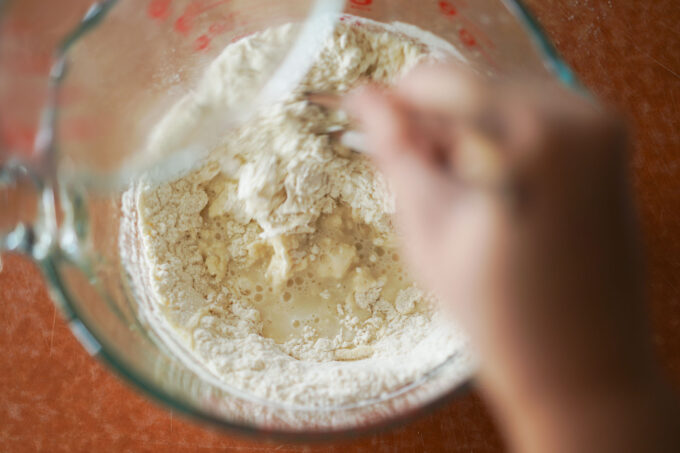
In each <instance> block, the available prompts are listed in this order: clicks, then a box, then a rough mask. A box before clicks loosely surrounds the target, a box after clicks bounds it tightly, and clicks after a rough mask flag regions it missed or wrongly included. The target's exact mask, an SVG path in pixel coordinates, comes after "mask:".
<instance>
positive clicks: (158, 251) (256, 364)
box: [135, 20, 468, 406]
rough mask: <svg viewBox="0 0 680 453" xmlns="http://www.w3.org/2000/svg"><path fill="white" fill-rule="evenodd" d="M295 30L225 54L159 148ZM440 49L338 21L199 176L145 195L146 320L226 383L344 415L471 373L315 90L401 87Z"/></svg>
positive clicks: (157, 136)
mask: <svg viewBox="0 0 680 453" xmlns="http://www.w3.org/2000/svg"><path fill="white" fill-rule="evenodd" d="M352 22H354V20H352ZM422 33H424V32H422ZM294 36H295V27H294V26H293V25H285V26H281V27H277V28H272V29H269V30H266V31H263V32H261V33H258V34H255V35H252V36H250V37H247V38H244V39H242V40H240V41H238V42H236V43H234V44H232V45H230V46H228V47H227V48H225V50H224V51H223V53H222V54H221V55H220V56H219V57H218V58H217V59H216V60H215V61H214V62H213V63H212V64H211V65H210V66H209V68H208V69H207V71H206V74H205V76H204V77H203V79H202V80H201V82H200V83H199V85H198V86H197V87H196V89H195V90H194V91H193V92H191V93H190V94H188V95H187V96H186V97H185V98H184V99H182V100H181V101H180V102H179V103H178V104H177V105H176V106H175V107H174V108H173V109H171V110H170V111H169V112H168V113H167V115H166V116H165V117H164V118H163V119H162V121H160V122H159V124H158V125H157V127H156V128H155V130H154V131H153V133H152V134H151V136H150V141H149V148H150V149H152V150H159V149H160V150H162V149H163V148H164V147H171V146H176V145H177V144H178V143H183V141H186V140H187V139H188V138H187V137H188V136H189V134H190V133H191V130H192V127H193V126H195V125H196V124H200V123H201V121H202V118H204V117H207V116H208V115H210V114H211V112H215V111H219V109H220V108H224V107H228V106H229V105H232V103H235V102H236V101H237V99H238V97H239V95H240V93H243V92H244V91H247V88H248V84H249V83H251V84H254V83H256V80H255V78H254V76H253V74H254V73H256V72H257V71H258V68H260V67H261V66H262V61H263V60H266V58H267V57H268V56H271V55H275V54H277V53H278V52H282V51H284V49H285V48H286V46H287V44H288V43H289V42H290V41H291V40H292V39H294ZM437 52H438V50H437V49H434V48H433V47H432V46H429V45H427V44H425V43H424V42H423V41H421V40H418V39H414V38H412V37H409V36H407V35H406V34H404V33H401V32H397V31H395V30H394V29H388V28H386V27H385V26H382V25H380V24H377V23H373V22H370V23H369V22H367V21H362V22H361V23H360V24H358V23H354V24H353V25H347V24H346V23H341V24H340V25H339V26H337V27H336V29H335V31H334V33H333V35H332V37H331V38H330V39H329V40H328V42H327V43H326V45H325V47H324V50H323V52H322V53H321V54H320V55H319V57H318V59H317V61H316V62H315V64H314V66H313V67H312V68H311V70H310V71H309V73H308V74H307V76H306V77H305V79H304V80H303V82H302V83H301V84H300V86H299V87H298V89H296V90H295V92H293V93H291V94H290V96H288V97H287V98H286V99H285V100H284V101H282V102H280V103H277V104H275V105H270V106H267V107H266V108H264V109H262V110H261V111H259V112H257V113H256V115H255V117H253V118H251V119H250V120H248V122H247V123H246V124H244V125H243V126H241V127H239V128H238V129H229V130H227V131H225V133H224V134H223V137H221V138H220V142H219V144H218V145H217V146H216V147H215V149H213V150H212V151H211V153H210V155H209V156H208V158H207V159H206V160H205V161H204V162H203V164H202V165H201V166H200V168H198V169H195V170H193V171H191V172H189V173H188V174H185V175H184V176H182V177H180V178H178V179H176V180H174V181H171V182H163V183H160V184H159V183H152V182H150V180H149V181H141V182H140V183H139V184H138V185H137V187H136V189H135V190H136V191H135V193H136V196H137V198H136V205H137V211H138V218H139V228H140V230H141V233H142V238H143V243H144V255H145V258H146V260H147V268H148V269H149V272H150V273H151V281H152V286H153V288H152V290H153V292H154V298H153V299H154V304H156V309H157V310H156V312H157V313H160V315H159V316H156V317H150V318H149V321H150V322H151V323H152V324H154V325H156V326H157V327H158V328H166V329H169V330H170V331H172V332H173V335H175V336H176V337H177V338H178V339H179V341H181V343H182V344H183V345H184V346H185V347H186V348H187V349H188V350H189V351H191V354H192V355H193V356H194V358H195V359H196V360H197V361H198V362H200V363H201V364H202V366H204V367H205V368H206V370H208V371H209V372H210V373H211V374H212V375H213V376H215V377H216V378H217V379H219V380H220V381H222V382H224V383H225V385H228V386H231V387H233V388H237V389H238V390H242V391H245V392H248V393H250V394H252V395H255V396H257V397H261V398H265V399H268V400H272V401H277V402H282V403H291V404H296V405H305V406H337V405H344V404H351V403H355V402H360V401H365V400H368V399H371V398H377V397H381V396H384V395H386V394H388V393H389V392H391V391H394V390H396V389H398V388H400V387H402V386H404V385H407V384H409V383H411V382H413V381H414V380H416V379H418V378H419V377H421V376H422V375H423V374H424V373H426V372H427V371H429V370H430V369H432V368H433V367H434V366H436V365H438V364H440V363H441V362H443V361H444V360H446V359H447V358H448V357H450V356H452V355H456V354H458V355H459V360H460V361H461V368H466V367H467V366H468V358H467V354H466V353H465V339H464V338H463V337H462V336H461V335H459V334H458V333H456V332H455V331H454V330H452V328H451V326H450V325H448V324H446V325H445V324H444V323H443V322H440V321H439V320H438V317H437V313H436V311H434V310H433V307H432V301H431V300H430V298H429V297H428V296H427V295H426V294H424V293H423V292H422V291H421V290H420V289H419V288H417V287H416V286H415V285H414V284H413V282H412V281H411V280H410V279H409V277H408V275H407V274H406V273H405V272H404V270H403V267H402V264H401V259H400V256H399V252H398V250H397V247H396V241H395V233H394V231H393V229H392V224H391V220H390V217H391V215H392V214H393V213H394V200H393V198H392V197H391V195H390V194H389V191H388V188H387V186H386V184H385V182H384V181H383V179H382V177H381V175H380V174H378V173H376V171H375V169H374V168H373V166H372V165H371V163H370V161H369V160H368V159H367V158H366V157H365V156H362V155H360V154H357V153H354V152H352V151H351V150H348V149H346V148H344V147H343V146H342V145H340V144H338V143H335V142H334V141H332V140H331V139H330V138H329V136H328V135H327V134H326V131H327V130H328V129H329V128H332V127H333V126H340V127H342V126H345V121H346V119H344V118H342V117H340V116H338V115H334V114H332V113H329V112H327V111H325V110H324V109H322V108H320V107H318V106H315V105H311V104H309V103H308V102H307V101H306V100H305V99H304V95H303V93H304V92H307V91H331V92H344V91H347V90H348V89H350V88H351V87H353V86H355V85H357V84H358V83H359V82H360V81H361V80H365V79H370V80H373V81H377V82H381V83H386V84H389V83H392V82H393V81H394V80H395V79H396V78H397V77H399V75H401V74H403V73H404V72H405V71H407V70H408V69H409V68H411V67H413V66H414V65H415V64H417V63H418V62H420V61H421V60H423V59H425V58H434V57H437V55H438V54H437Z"/></svg>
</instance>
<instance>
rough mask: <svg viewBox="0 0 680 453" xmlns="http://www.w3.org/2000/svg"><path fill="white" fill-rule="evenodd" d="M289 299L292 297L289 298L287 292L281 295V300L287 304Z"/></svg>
mask: <svg viewBox="0 0 680 453" xmlns="http://www.w3.org/2000/svg"><path fill="white" fill-rule="evenodd" d="M291 297H293V296H291V294H290V293H289V292H288V291H286V292H285V293H283V300H285V301H286V302H288V301H289V300H290V298H291Z"/></svg>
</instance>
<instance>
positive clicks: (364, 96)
mask: <svg viewBox="0 0 680 453" xmlns="http://www.w3.org/2000/svg"><path fill="white" fill-rule="evenodd" d="M345 108H346V110H347V111H348V112H349V113H350V114H352V115H353V116H354V117H356V118H357V119H358V120H359V122H360V123H361V124H362V126H363V129H364V130H365V132H366V134H367V139H368V145H369V147H370V148H371V150H372V156H373V157H374V159H375V160H376V163H377V164H378V166H379V168H380V169H381V170H382V172H383V173H384V174H385V176H386V177H387V179H388V181H389V183H390V186H391V188H392V190H393V191H394V192H395V195H396V198H397V203H398V207H399V211H400V212H399V215H400V217H401V218H402V219H403V222H402V225H403V227H404V228H405V229H407V230H409V231H408V232H407V234H411V233H413V234H416V235H422V234H424V233H425V232H426V231H427V230H428V228H430V227H431V226H433V225H437V224H438V221H437V218H438V216H441V215H442V212H443V211H444V210H445V205H446V203H447V202H448V201H449V198H450V196H451V194H452V185H451V182H450V180H449V178H447V177H446V175H445V174H444V173H443V172H441V169H440V168H438V167H436V166H435V165H433V164H432V161H431V160H430V159H429V157H428V156H427V154H428V152H429V148H428V144H427V140H426V137H423V136H422V135H421V134H419V131H418V130H417V129H416V128H414V127H413V124H411V123H410V121H409V113H408V111H407V109H406V108H405V106H404V105H403V104H402V102H401V101H400V100H399V99H398V98H397V97H395V96H394V95H393V94H391V93H389V92H386V91H383V90H381V89H379V88H377V87H373V86H366V87H362V88H360V89H357V90H355V91H354V92H353V93H351V94H350V95H348V96H347V98H346V99H345Z"/></svg>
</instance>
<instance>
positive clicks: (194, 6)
mask: <svg viewBox="0 0 680 453" xmlns="http://www.w3.org/2000/svg"><path fill="white" fill-rule="evenodd" d="M230 1H231V0H217V1H213V2H205V1H201V0H196V1H193V2H191V3H189V5H187V7H186V8H184V11H183V12H182V15H181V16H179V17H178V18H177V20H176V21H175V24H174V27H175V30H176V31H178V32H179V33H182V34H184V35H186V34H188V33H189V32H190V31H191V29H192V28H193V27H194V25H195V24H196V19H197V18H198V16H200V15H201V14H203V13H205V12H207V11H210V10H211V9H213V8H216V7H218V6H220V5H223V4H225V3H229V2H230Z"/></svg>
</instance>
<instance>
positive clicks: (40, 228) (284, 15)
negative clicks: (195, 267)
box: [0, 0, 577, 439]
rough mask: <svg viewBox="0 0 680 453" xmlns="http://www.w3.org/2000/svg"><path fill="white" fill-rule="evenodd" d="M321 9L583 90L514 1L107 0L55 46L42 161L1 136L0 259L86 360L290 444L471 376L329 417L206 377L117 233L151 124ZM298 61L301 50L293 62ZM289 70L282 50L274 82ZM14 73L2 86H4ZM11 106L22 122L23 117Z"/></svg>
mask: <svg viewBox="0 0 680 453" xmlns="http://www.w3.org/2000/svg"><path fill="white" fill-rule="evenodd" d="M17 3H18V2H17ZM322 10H326V11H333V10H338V11H339V12H340V11H341V12H342V13H343V14H349V15H353V16H361V17H365V18H369V19H373V20H376V21H379V22H385V23H390V22H393V21H399V22H403V23H407V24H412V25H415V26H417V27H419V28H421V29H424V30H426V31H429V32H431V33H434V34H435V35H437V36H439V37H440V38H442V39H444V40H446V41H448V42H449V43H451V44H452V45H453V46H454V47H455V48H456V49H458V50H459V52H460V53H461V54H462V55H463V56H464V57H465V59H466V60H467V62H468V64H469V65H471V66H472V67H474V68H476V70H478V71H483V72H487V73H492V74H494V75H496V76H499V77H506V76H514V75H518V74H525V75H526V74H530V75H531V76H533V77H546V78H554V79H557V80H561V81H562V82H563V83H564V84H566V85H568V86H570V87H572V88H576V87H577V84H576V81H575V80H574V78H573V76H572V73H571V72H570V71H569V69H568V68H567V67H566V65H565V64H564V63H563V62H562V61H561V60H560V59H559V58H558V57H557V55H556V53H555V52H554V50H553V48H552V47H551V46H550V44H549V43H548V41H547V40H546V39H545V38H544V36H543V35H542V33H541V32H540V30H539V29H538V27H537V25H536V23H535V22H534V21H533V20H532V19H531V17H530V16H529V15H528V14H527V12H526V10H525V8H523V7H522V5H521V4H520V3H519V2H517V1H511V0H505V1H501V0H476V1H474V2H473V1H469V0H448V1H437V0H423V1H420V2H414V1H412V0H349V1H346V2H338V1H330V0H319V1H313V0H288V1H284V0H276V1H264V0H145V1H138V0H117V1H115V0H110V1H106V0H105V1H102V2H101V3H98V4H95V5H93V6H92V8H91V9H90V10H89V11H88V13H87V15H86V16H85V18H84V19H83V21H82V22H81V24H80V25H79V26H78V27H77V28H76V29H75V30H74V31H73V32H72V33H71V34H70V35H69V36H68V37H67V38H66V39H65V40H64V41H63V43H62V45H61V46H60V47H58V49H57V52H56V53H55V56H54V60H53V64H52V66H51V71H50V74H49V78H48V80H47V81H46V83H47V84H48V85H49V87H50V88H49V91H48V99H47V106H46V108H45V109H44V111H43V114H42V117H41V120H40V129H39V131H38V133H37V135H36V139H35V145H34V152H33V154H32V155H31V156H26V155H24V156H23V157H21V158H18V157H16V156H17V153H13V155H14V157H10V153H9V151H11V149H9V148H10V147H11V145H12V142H10V141H7V140H5V141H4V142H3V145H2V151H3V154H2V158H0V164H2V171H1V173H0V183H2V186H3V189H2V190H3V192H2V193H1V194H0V203H2V211H1V214H0V215H1V217H0V219H1V221H0V228H1V229H2V230H1V231H3V234H2V235H1V239H0V250H5V251H22V252H25V253H27V254H30V255H31V256H32V257H33V258H34V259H35V261H36V262H38V263H39V265H40V267H41V269H42V271H43V273H44V275H45V276H46V278H47V281H48V282H49V287H50V290H51V294H52V297H53V299H54V301H55V303H56V304H57V305H58V306H59V308H60V309H61V311H62V313H63V315H64V316H65V317H66V319H67V320H68V323H69V325H70V327H71V329H72V331H73V333H74V335H75V336H76V337H78V339H79V340H80V341H81V342H82V344H83V346H84V347H85V348H86V349H87V351H88V352H89V353H90V354H92V355H94V356H96V357H98V358H100V359H101V360H103V361H104V362H106V363H107V364H109V365H110V366H111V367H112V368H113V369H114V370H115V371H117V372H118V373H119V374H121V375H122V376H124V377H125V378H127V379H128V380H130V381H131V382H132V383H133V384H134V385H135V386H137V387H138V388H140V389H142V390H143V391H144V392H146V393H147V394H149V395H151V396H152V397H154V398H156V399H158V400H160V401H161V402H163V403H165V404H166V405H168V406H170V407H172V408H174V409H176V410H179V411H182V412H184V413H186V414H189V415H191V416H193V417H196V418H199V419H201V420H205V421H209V422H212V423H214V424H216V425H218V426H221V427H224V428H230V429H235V430H238V431H242V432H247V433H259V434H260V435H261V434H262V433H266V434H267V435H271V436H279V437H287V438H293V439H309V438H313V437H321V438H328V436H329V435H332V434H340V433H346V432H348V431H352V432H357V430H359V431H360V430H370V429H374V428H375V427H378V426H385V425H386V424H391V423H394V422H397V421H402V420H404V419H406V418H408V417H410V416H412V415H414V414H420V413H423V412H424V411H426V410H428V409H429V408H431V407H432V406H434V405H436V404H440V403H442V402H443V401H446V400H447V399H448V398H449V397H450V396H452V395H454V394H456V393H457V392H460V391H462V390H463V389H464V388H465V385H466V383H467V382H468V381H469V378H470V376H469V374H468V373H460V370H459V369H457V367H456V364H455V363H454V361H453V360H449V361H447V362H444V363H442V364H441V365H440V366H438V367H437V368H436V369H433V370H431V371H430V372H429V373H428V374H427V375H426V376H424V377H423V378H422V379H420V380H418V381H417V382H414V383H412V384H410V385H408V386H407V387H405V388H402V389H400V390H399V391H396V392H394V393H392V394H390V395H386V396H385V397H383V398H380V399H377V400H371V401H364V402H362V403H361V404H355V405H352V406H345V407H330V408H321V409H320V408H313V409H310V408H305V407H290V406H285V405H280V404H274V403H272V402H268V401H263V400H259V399H257V398H254V397H251V396H249V395H246V394H242V393H240V392H238V391H236V390H233V389H229V388H225V387H224V386H220V385H217V384H215V383H213V382H210V381H209V380H206V379H203V378H202V377H201V376H199V375H198V374H196V373H195V372H194V371H192V369H191V368H190V367H188V366H187V365H185V364H184V363H183V362H182V361H180V360H178V359H177V358H176V357H175V356H174V355H173V353H172V352H170V351H169V350H168V349H167V348H166V347H165V346H164V344H163V342H161V341H158V339H157V338H156V337H155V336H154V334H153V333H152V332H151V331H150V330H149V329H148V328H147V326H146V325H145V323H144V322H143V320H142V319H140V317H139V316H138V313H137V307H138V306H139V304H140V303H143V301H142V300H140V298H142V297H143V296H142V295H140V294H139V293H138V292H136V291H135V289H134V285H133V284H132V283H131V281H132V279H131V275H130V274H129V269H128V268H126V267H125V266H123V264H122V257H123V255H124V254H125V253H127V252H129V251H130V250H133V251H134V250H137V249H138V243H139V237H138V236H137V235H136V234H135V233H134V232H132V233H130V232H122V231H121V222H120V220H121V209H122V205H123V203H124V200H123V195H122V194H123V190H124V185H123V184H121V181H123V182H124V181H125V180H126V178H127V180H129V178H130V176H131V175H132V174H133V173H134V172H135V171H136V170H137V169H138V168H141V167H135V166H134V165H133V166H130V165H129V163H130V162H131V161H134V159H135V152H136V150H139V149H141V147H142V143H143V140H144V139H145V137H146V134H148V131H149V129H150V127H151V126H152V125H153V124H154V123H155V121H157V120H158V118H159V117H160V115H162V114H163V112H164V111H166V109H167V107H168V106H170V105H172V103H173V102H174V101H175V100H177V99H178V98H179V97H181V96H182V94H184V93H186V91H187V90H188V89H190V87H192V85H193V84H194V82H195V81H196V79H197V77H198V76H199V75H200V74H201V73H202V70H203V68H204V67H205V65H206V64H207V63H208V62H210V61H211V60H212V59H213V58H214V57H215V56H216V55H217V54H218V53H219V52H220V51H221V49H223V48H224V46H226V45H227V44H228V43H230V42H232V41H234V40H236V39H239V38H240V37H242V36H244V35H247V34H249V33H252V32H255V31H258V30H262V29H264V28H267V27H270V26H273V25H277V24H281V23H285V22H303V21H304V20H305V19H306V18H308V17H310V14H314V12H315V11H316V12H318V11H322ZM12 11H13V9H12V7H9V8H8V9H7V10H6V11H5V15H4V16H3V22H7V21H10V20H11V18H12ZM338 17H340V16H338ZM309 22H310V21H307V23H309ZM312 22H313V21H312ZM14 25H16V23H13V26H14ZM11 29H12V28H11V27H8V30H11ZM303 30H304V27H303ZM304 33H305V32H304V31H303V32H301V35H304ZM306 33H308V34H307V35H304V36H301V39H299V40H298V42H303V43H305V42H306V45H307V46H312V45H313V43H312V44H310V42H312V41H321V39H320V37H319V36H315V35H314V33H315V31H314V29H309V30H307V32H306ZM310 33H311V35H310ZM310 36H311V38H310ZM8 39H10V41H8V42H11V39H12V37H11V36H9V37H8ZM6 42H7V41H6ZM295 52H296V50H295V45H294V46H293V48H292V49H290V50H289V52H288V57H290V55H292V54H294V53H295ZM7 67H8V68H12V67H14V66H11V65H10V66H7ZM281 68H283V69H286V60H285V59H284V58H283V56H282V60H281V61H278V62H273V65H272V68H271V74H267V77H265V78H263V84H264V83H265V82H270V81H271V78H272V77H275V76H276V74H278V73H279V72H281V71H280V70H281ZM287 70H290V64H288V69H287ZM8 71H9V69H8ZM12 75H13V74H10V73H7V72H6V73H5V74H3V78H2V79H1V80H2V81H3V83H2V85H1V86H0V87H1V88H2V91H3V92H5V93H7V92H8V91H11V89H12V88H11V84H10V82H11V80H12ZM263 87H264V85H263ZM262 91H266V90H265V89H264V88H263V90H262ZM253 103H254V104H255V102H253ZM5 107H8V106H7V105H6V106H5ZM3 110H4V112H2V114H3V116H4V117H9V116H11V113H12V112H11V109H9V108H4V107H3ZM168 160H169V159H168V158H166V159H165V161H168ZM164 163H165V162H163V161H157V162H152V163H151V164H152V165H163V164H164ZM145 165H147V168H148V165H149V162H146V163H145Z"/></svg>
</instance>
